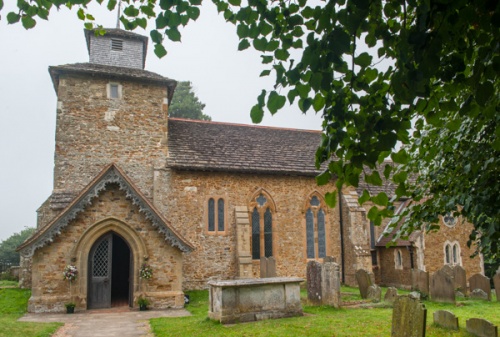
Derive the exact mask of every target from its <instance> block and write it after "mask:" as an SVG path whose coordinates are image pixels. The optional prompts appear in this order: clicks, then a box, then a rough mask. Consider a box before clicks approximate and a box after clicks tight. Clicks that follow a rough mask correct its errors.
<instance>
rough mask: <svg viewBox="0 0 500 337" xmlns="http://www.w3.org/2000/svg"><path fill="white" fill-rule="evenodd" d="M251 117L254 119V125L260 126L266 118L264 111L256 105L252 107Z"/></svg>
mask: <svg viewBox="0 0 500 337" xmlns="http://www.w3.org/2000/svg"><path fill="white" fill-rule="evenodd" d="M250 117H251V118H252V123H255V124H259V123H260V122H262V118H263V117H264V110H262V108H261V107H260V106H259V105H258V104H256V105H254V106H253V107H252V110H251V111H250Z"/></svg>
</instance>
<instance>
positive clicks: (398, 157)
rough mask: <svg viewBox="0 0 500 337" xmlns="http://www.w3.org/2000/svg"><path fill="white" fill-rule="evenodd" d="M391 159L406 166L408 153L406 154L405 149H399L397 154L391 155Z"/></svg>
mask: <svg viewBox="0 0 500 337" xmlns="http://www.w3.org/2000/svg"><path fill="white" fill-rule="evenodd" d="M391 159H392V160H393V161H394V162H395V163H398V164H403V165H405V164H408V159H409V157H408V153H406V150H405V149H401V150H399V151H398V152H393V153H391Z"/></svg>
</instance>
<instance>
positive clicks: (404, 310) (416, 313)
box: [391, 296, 427, 337]
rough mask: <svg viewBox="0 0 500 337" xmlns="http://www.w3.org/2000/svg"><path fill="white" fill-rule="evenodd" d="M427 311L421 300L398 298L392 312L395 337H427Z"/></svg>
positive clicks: (392, 334) (405, 297)
mask: <svg viewBox="0 0 500 337" xmlns="http://www.w3.org/2000/svg"><path fill="white" fill-rule="evenodd" d="M426 319H427V309H425V305H424V304H422V303H420V301H419V300H417V299H415V298H412V297H410V296H398V297H397V298H396V300H395V301H394V309H393V311H392V330H391V336H393V337H425V324H426Z"/></svg>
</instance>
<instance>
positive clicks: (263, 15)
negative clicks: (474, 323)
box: [0, 0, 500, 258]
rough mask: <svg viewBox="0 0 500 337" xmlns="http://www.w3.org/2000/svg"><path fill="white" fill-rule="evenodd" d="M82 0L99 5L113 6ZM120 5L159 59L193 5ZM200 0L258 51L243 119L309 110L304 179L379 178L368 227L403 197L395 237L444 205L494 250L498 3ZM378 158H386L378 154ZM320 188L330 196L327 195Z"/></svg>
mask: <svg viewBox="0 0 500 337" xmlns="http://www.w3.org/2000/svg"><path fill="white" fill-rule="evenodd" d="M2 1H3V0H0V9H1V7H2V4H3V3H2ZM90 1H91V0H64V1H63V0H37V1H31V2H28V1H26V0H19V1H18V7H19V12H17V13H8V15H7V20H8V21H9V22H10V23H14V22H17V21H21V22H22V24H23V26H24V27H25V28H32V27H34V26H35V24H36V21H35V18H37V17H39V18H42V19H47V16H48V14H49V10H50V9H51V7H52V6H53V5H55V6H56V7H57V6H61V5H66V6H69V7H71V6H77V7H78V12H77V13H78V16H79V17H80V18H81V19H82V20H85V21H86V23H85V25H86V27H87V28H92V27H93V17H92V15H91V14H89V13H87V12H86V10H85V5H86V4H88V3H89V2H90ZM96 1H97V2H98V3H101V4H105V5H106V6H107V7H108V9H110V10H113V9H114V8H115V7H116V4H117V1H116V0H96ZM123 2H124V4H125V8H124V10H123V15H122V17H121V22H122V23H123V25H124V27H125V28H126V29H134V28H136V27H137V26H140V27H144V28H145V27H146V26H147V19H148V18H155V27H154V28H153V29H152V30H151V33H150V36H151V39H152V40H153V42H154V43H155V53H156V54H157V55H158V56H159V57H162V56H164V55H166V50H165V48H164V46H163V45H162V43H163V41H164V39H165V38H168V39H170V40H172V41H180V40H181V33H180V31H179V27H181V26H185V25H186V24H188V23H189V22H190V21H192V20H196V19H197V18H198V16H199V15H200V6H201V0H138V1H129V0H124V1H123ZM212 2H213V3H214V4H215V5H216V6H217V9H218V10H219V12H221V13H222V14H223V15H224V18H225V19H226V20H227V21H228V22H230V23H232V24H234V25H235V27H236V33H237V34H238V37H239V38H240V43H239V45H238V49H239V50H245V49H247V48H250V47H252V48H254V49H256V50H257V51H260V52H261V53H262V63H263V64H264V67H265V68H266V69H265V70H264V71H263V72H262V74H261V76H268V75H270V74H273V75H274V76H275V80H276V81H275V86H274V88H272V89H271V90H270V91H266V90H263V91H262V93H261V94H260V95H259V97H258V98H257V104H256V105H255V106H254V107H253V108H252V110H251V117H252V120H253V121H254V122H256V123H258V122H260V121H261V120H262V116H263V114H264V111H269V112H270V113H271V114H274V113H276V112H277V111H278V110H280V109H281V108H283V106H284V105H285V103H286V101H287V100H288V101H289V102H290V103H296V104H298V106H299V107H300V109H301V110H302V111H303V112H304V113H305V112H307V111H310V110H313V111H316V112H317V113H321V114H322V116H323V119H324V121H323V137H322V142H321V145H320V147H319V149H318V151H317V156H316V159H317V165H318V167H319V165H320V164H321V163H323V162H328V163H329V165H328V169H327V170H326V171H325V172H323V173H322V174H321V175H320V176H318V178H317V180H318V183H320V184H325V183H327V182H328V181H330V179H331V178H332V177H333V176H335V177H337V187H338V188H339V189H340V188H341V187H342V186H343V185H352V186H358V184H359V181H360V179H365V180H366V182H368V183H371V184H375V185H381V184H382V183H383V179H392V180H393V181H394V182H395V183H396V184H397V190H396V195H395V196H394V197H393V198H391V199H390V198H389V197H388V196H387V195H385V194H379V195H376V196H373V195H369V194H368V192H366V193H364V194H363V196H362V197H361V198H360V202H366V201H369V200H370V201H371V202H373V203H374V204H375V206H373V207H372V208H371V209H370V211H369V217H370V219H372V220H373V221H374V222H375V223H376V224H380V223H381V221H382V218H383V217H392V216H394V211H393V207H392V202H393V201H394V200H396V199H400V198H411V199H412V200H413V205H412V207H410V208H408V209H407V210H406V211H405V212H404V213H402V214H400V215H399V216H400V217H401V218H405V219H406V220H405V223H404V225H403V226H402V228H401V231H400V233H399V235H401V236H406V235H408V233H410V232H411V231H413V230H417V229H428V230H429V229H430V230H432V229H434V228H436V226H437V225H436V223H437V221H438V219H439V217H440V216H443V215H445V214H447V213H450V212H451V213H453V214H454V215H455V216H458V215H461V216H463V218H465V219H467V220H468V221H470V222H472V223H474V226H475V227H474V230H473V231H472V233H471V236H470V239H471V241H470V242H474V241H475V240H479V244H480V248H481V250H482V252H483V253H485V254H486V255H487V256H490V257H493V258H494V257H495V256H496V257H498V256H499V255H500V253H499V252H500V208H499V207H498V205H500V194H499V193H498V191H500V174H499V167H500V166H499V161H500V153H499V152H500V124H499V119H500V113H499V106H500V105H499V96H500V95H499V78H498V74H499V72H500V56H499V48H500V36H499V35H500V34H499V30H500V28H499V24H500V2H498V1H495V0H476V1H468V0H402V1H382V0H372V1H368V0H330V1H307V0H291V1H284V0H279V1H267V0H247V1H245V2H242V1H241V0H212ZM97 31H98V32H100V33H102V31H101V30H99V29H98V30H97ZM293 55H299V56H298V57H296V56H293ZM381 61H384V62H386V64H387V66H385V67H381V66H380V65H379V64H378V63H379V62H381ZM398 143H400V144H402V147H401V148H400V149H399V150H395V148H396V145H397V144H398ZM387 158H390V159H392V160H393V161H394V162H395V163H396V164H397V165H396V166H393V165H386V164H384V160H385V159H387ZM332 159H335V160H332ZM376 166H383V167H382V171H383V176H381V175H380V174H379V171H378V170H372V169H373V168H375V167H376ZM409 177H410V178H415V179H409ZM326 198H327V201H328V203H329V204H330V205H334V204H335V203H336V198H337V195H336V192H335V191H333V192H332V193H328V194H327V196H326ZM408 215H410V216H408ZM395 223H396V222H394V224H395Z"/></svg>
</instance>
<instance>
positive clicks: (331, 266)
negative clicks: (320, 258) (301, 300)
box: [307, 261, 340, 308]
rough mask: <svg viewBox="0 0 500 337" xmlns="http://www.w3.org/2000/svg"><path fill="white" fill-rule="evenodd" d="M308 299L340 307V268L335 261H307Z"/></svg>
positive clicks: (312, 302)
mask: <svg viewBox="0 0 500 337" xmlns="http://www.w3.org/2000/svg"><path fill="white" fill-rule="evenodd" d="M307 299H308V300H309V302H310V303H311V304H313V305H331V306H333V307H335V308H340V268H339V265H338V264H336V263H333V262H325V263H324V264H321V263H319V262H316V261H309V262H308V263H307Z"/></svg>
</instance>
